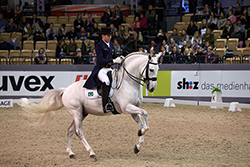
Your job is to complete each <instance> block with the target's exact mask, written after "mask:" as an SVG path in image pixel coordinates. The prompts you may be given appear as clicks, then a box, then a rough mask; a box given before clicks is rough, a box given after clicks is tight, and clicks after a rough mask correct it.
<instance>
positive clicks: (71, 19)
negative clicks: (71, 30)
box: [69, 16, 77, 25]
mask: <svg viewBox="0 0 250 167" xmlns="http://www.w3.org/2000/svg"><path fill="white" fill-rule="evenodd" d="M76 18H77V16H70V17H69V24H72V25H74V21H75V20H76Z"/></svg>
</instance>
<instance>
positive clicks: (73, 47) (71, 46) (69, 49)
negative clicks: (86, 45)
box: [66, 26, 81, 64]
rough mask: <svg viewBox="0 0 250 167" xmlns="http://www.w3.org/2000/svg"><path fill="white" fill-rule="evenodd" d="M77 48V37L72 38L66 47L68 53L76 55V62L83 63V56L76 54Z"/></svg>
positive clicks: (68, 54)
mask: <svg viewBox="0 0 250 167" xmlns="http://www.w3.org/2000/svg"><path fill="white" fill-rule="evenodd" d="M72 27H73V26H72ZM73 28H74V27H73ZM76 49H77V44H76V43H75V38H70V43H69V45H68V46H67V49H66V55H67V56H73V57H74V61H75V63H74V64H81V58H80V57H78V56H76Z"/></svg>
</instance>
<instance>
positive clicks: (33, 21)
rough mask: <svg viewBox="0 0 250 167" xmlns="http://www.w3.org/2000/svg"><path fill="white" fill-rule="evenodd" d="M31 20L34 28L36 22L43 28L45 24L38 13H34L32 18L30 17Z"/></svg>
mask: <svg viewBox="0 0 250 167" xmlns="http://www.w3.org/2000/svg"><path fill="white" fill-rule="evenodd" d="M29 22H30V25H31V27H32V28H34V26H35V23H37V24H38V25H39V26H40V27H41V28H43V25H44V24H45V23H43V22H42V20H41V19H39V18H37V15H36V14H35V13H33V15H32V19H30V20H29Z"/></svg>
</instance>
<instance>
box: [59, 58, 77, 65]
mask: <svg viewBox="0 0 250 167" xmlns="http://www.w3.org/2000/svg"><path fill="white" fill-rule="evenodd" d="M59 64H61V65H72V64H74V59H73V58H68V57H62V58H60V59H59Z"/></svg>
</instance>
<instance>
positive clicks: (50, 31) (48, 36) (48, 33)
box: [46, 23, 56, 40]
mask: <svg viewBox="0 0 250 167" xmlns="http://www.w3.org/2000/svg"><path fill="white" fill-rule="evenodd" d="M55 37H56V30H55V29H54V26H53V23H50V25H49V28H48V29H47V30H46V39H47V40H54V39H55Z"/></svg>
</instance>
